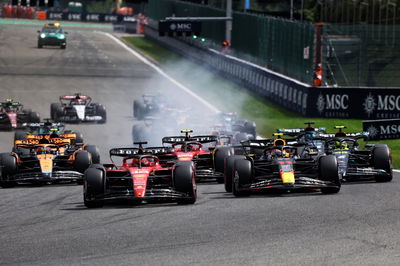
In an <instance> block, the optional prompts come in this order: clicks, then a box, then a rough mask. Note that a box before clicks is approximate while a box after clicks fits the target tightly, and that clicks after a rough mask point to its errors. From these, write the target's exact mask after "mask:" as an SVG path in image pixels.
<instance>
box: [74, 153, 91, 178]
mask: <svg viewBox="0 0 400 266" xmlns="http://www.w3.org/2000/svg"><path fill="white" fill-rule="evenodd" d="M91 164H92V156H91V154H90V153H89V152H88V151H78V152H77V153H76V154H75V161H74V169H75V170H76V171H78V172H80V173H84V172H85V171H86V169H88V168H89V166H90V165H91Z"/></svg>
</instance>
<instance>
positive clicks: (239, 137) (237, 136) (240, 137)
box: [234, 132, 249, 144]
mask: <svg viewBox="0 0 400 266" xmlns="http://www.w3.org/2000/svg"><path fill="white" fill-rule="evenodd" d="M234 140H235V143H238V144H239V143H240V142H241V141H243V140H249V135H248V134H247V133H243V132H239V133H236V134H235V136H234Z"/></svg>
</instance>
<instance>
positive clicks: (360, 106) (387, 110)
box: [307, 88, 400, 120]
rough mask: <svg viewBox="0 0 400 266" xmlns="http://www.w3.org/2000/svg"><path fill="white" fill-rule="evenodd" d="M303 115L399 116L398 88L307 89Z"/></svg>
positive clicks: (399, 92) (345, 116) (348, 116)
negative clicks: (305, 108)
mask: <svg viewBox="0 0 400 266" xmlns="http://www.w3.org/2000/svg"><path fill="white" fill-rule="evenodd" d="M310 92H312V93H310V94H309V97H308V103H307V114H308V115H310V116H314V117H316V116H318V117H332V118H359V119H371V120H372V119H400V89H398V88H382V89H381V88H310Z"/></svg>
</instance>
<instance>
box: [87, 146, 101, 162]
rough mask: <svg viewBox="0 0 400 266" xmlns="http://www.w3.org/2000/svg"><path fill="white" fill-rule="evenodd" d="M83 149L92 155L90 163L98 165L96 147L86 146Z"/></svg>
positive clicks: (98, 153)
mask: <svg viewBox="0 0 400 266" xmlns="http://www.w3.org/2000/svg"><path fill="white" fill-rule="evenodd" d="M84 149H85V151H87V152H89V153H90V154H91V155H92V163H95V164H98V163H100V152H99V148H97V146H96V145H86V146H85V148H84Z"/></svg>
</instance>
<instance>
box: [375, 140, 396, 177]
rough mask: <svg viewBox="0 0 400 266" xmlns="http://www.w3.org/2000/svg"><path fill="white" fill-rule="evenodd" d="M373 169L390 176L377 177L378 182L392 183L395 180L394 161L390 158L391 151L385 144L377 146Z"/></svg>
mask: <svg viewBox="0 0 400 266" xmlns="http://www.w3.org/2000/svg"><path fill="white" fill-rule="evenodd" d="M372 153H373V156H372V158H373V167H374V168H375V169H382V170H385V171H386V173H388V175H386V176H383V175H376V176H375V180H376V182H390V181H392V179H393V172H392V160H391V156H390V149H389V147H388V146H387V145H385V144H377V145H375V147H374V149H373V151H372Z"/></svg>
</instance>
